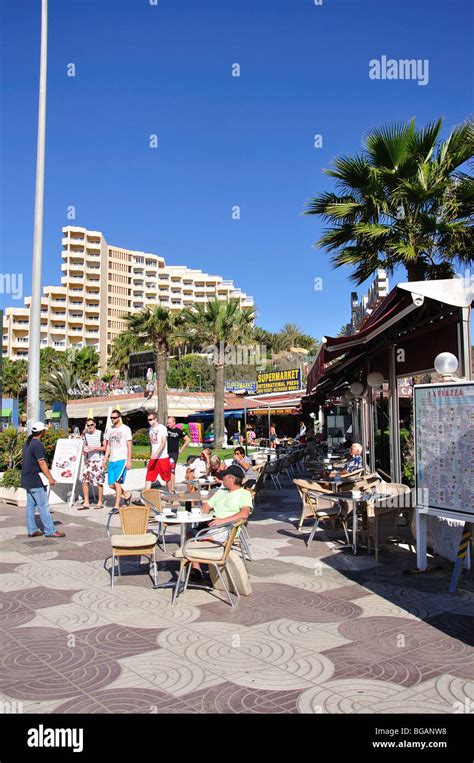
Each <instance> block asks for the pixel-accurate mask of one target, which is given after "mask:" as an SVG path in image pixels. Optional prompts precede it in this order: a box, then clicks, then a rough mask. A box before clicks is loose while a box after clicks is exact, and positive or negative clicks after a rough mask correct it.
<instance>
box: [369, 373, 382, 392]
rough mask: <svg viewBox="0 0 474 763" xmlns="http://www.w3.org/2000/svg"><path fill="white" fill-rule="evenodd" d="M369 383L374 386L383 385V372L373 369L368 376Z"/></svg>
mask: <svg viewBox="0 0 474 763" xmlns="http://www.w3.org/2000/svg"><path fill="white" fill-rule="evenodd" d="M367 384H368V385H369V387H372V388H377V387H381V386H382V384H383V374H381V373H380V371H371V373H370V374H369V375H368V376H367Z"/></svg>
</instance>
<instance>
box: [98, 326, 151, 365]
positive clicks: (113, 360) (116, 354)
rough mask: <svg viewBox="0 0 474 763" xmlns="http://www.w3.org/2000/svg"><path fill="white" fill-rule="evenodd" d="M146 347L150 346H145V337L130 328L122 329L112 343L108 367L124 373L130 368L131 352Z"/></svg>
mask: <svg viewBox="0 0 474 763" xmlns="http://www.w3.org/2000/svg"><path fill="white" fill-rule="evenodd" d="M146 349H148V348H147V347H146V346H144V344H143V339H141V338H140V337H139V336H137V335H136V334H135V333H133V332H131V331H130V330H127V331H121V332H120V334H118V335H117V336H116V337H115V339H114V340H113V341H112V344H111V345H110V349H109V359H108V361H107V368H108V369H109V371H112V372H115V371H118V372H119V373H120V374H123V373H125V371H127V370H128V365H129V361H130V355H131V353H132V352H139V351H140V350H146Z"/></svg>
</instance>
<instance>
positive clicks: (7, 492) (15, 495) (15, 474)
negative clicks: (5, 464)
mask: <svg viewBox="0 0 474 763" xmlns="http://www.w3.org/2000/svg"><path fill="white" fill-rule="evenodd" d="M20 486H21V471H20V469H7V470H6V472H4V473H3V475H2V479H1V482H0V499H3V500H4V501H6V502H7V503H13V504H15V505H16V506H26V490H23V488H22V487H20Z"/></svg>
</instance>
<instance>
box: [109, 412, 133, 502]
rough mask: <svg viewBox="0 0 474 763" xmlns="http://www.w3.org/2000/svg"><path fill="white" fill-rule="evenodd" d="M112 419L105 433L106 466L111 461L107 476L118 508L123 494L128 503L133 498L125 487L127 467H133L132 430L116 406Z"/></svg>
mask: <svg viewBox="0 0 474 763" xmlns="http://www.w3.org/2000/svg"><path fill="white" fill-rule="evenodd" d="M110 420H111V421H112V426H111V428H110V429H109V430H108V431H107V432H106V435H105V459H104V467H105V465H106V463H107V461H109V466H108V470H107V476H108V481H109V486H110V487H111V488H112V490H115V506H114V508H115V509H118V508H119V507H120V501H121V500H122V496H123V498H124V499H125V503H126V504H127V505H128V504H129V503H130V500H131V498H132V494H131V493H128V494H127V493H125V491H124V489H123V485H124V482H125V477H126V476H127V469H131V468H132V430H131V429H130V427H128V426H127V425H126V424H123V423H122V414H121V413H120V411H118V410H117V409H116V408H115V409H114V410H113V411H112V413H111V414H110ZM109 459H110V460H109Z"/></svg>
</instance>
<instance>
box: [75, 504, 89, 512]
mask: <svg viewBox="0 0 474 763" xmlns="http://www.w3.org/2000/svg"><path fill="white" fill-rule="evenodd" d="M89 509H90V506H89V504H87V506H85V505H84V506H78V507H77V510H78V511H88V510H89Z"/></svg>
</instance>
